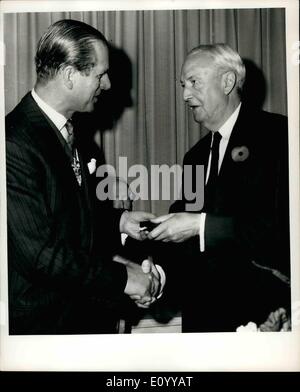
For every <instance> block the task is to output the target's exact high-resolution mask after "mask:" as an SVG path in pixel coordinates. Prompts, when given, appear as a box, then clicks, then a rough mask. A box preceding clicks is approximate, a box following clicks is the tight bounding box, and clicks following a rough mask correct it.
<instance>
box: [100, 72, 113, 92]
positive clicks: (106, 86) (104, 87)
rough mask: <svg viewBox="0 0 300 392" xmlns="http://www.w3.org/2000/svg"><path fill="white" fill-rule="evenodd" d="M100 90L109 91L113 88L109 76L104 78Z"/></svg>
mask: <svg viewBox="0 0 300 392" xmlns="http://www.w3.org/2000/svg"><path fill="white" fill-rule="evenodd" d="M100 88H101V90H109V89H110V88H111V83H110V79H109V76H108V75H107V74H105V75H103V76H102V78H101V83H100Z"/></svg>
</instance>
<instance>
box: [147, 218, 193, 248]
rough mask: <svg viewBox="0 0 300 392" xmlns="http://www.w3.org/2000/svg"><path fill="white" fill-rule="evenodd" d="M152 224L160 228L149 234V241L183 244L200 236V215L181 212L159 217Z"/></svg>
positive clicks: (152, 220)
mask: <svg viewBox="0 0 300 392" xmlns="http://www.w3.org/2000/svg"><path fill="white" fill-rule="evenodd" d="M151 222H153V223H159V226H157V227H156V228H155V229H153V230H152V231H151V232H150V233H148V236H147V237H148V239H149V240H153V239H154V240H157V241H164V242H170V241H171V242H183V241H186V240H187V239H189V238H191V237H193V236H195V235H197V234H199V225H200V214H193V213H188V212H179V213H174V214H168V215H163V216H159V217H158V218H155V219H151Z"/></svg>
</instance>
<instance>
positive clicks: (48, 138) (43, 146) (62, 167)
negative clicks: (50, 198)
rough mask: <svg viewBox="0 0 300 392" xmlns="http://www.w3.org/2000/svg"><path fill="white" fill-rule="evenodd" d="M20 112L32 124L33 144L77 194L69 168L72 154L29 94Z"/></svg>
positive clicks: (77, 189)
mask: <svg viewBox="0 0 300 392" xmlns="http://www.w3.org/2000/svg"><path fill="white" fill-rule="evenodd" d="M22 110H23V111H24V113H25V115H26V117H27V118H28V120H29V122H30V123H31V124H32V127H31V135H30V136H31V138H32V139H33V142H34V143H36V144H37V145H38V148H39V150H40V152H41V153H42V154H43V156H44V157H46V159H47V162H48V163H49V164H50V165H51V166H52V167H53V168H54V169H55V171H56V172H57V173H58V175H60V176H62V177H64V180H65V181H66V182H65V183H66V184H68V185H69V186H71V187H73V188H74V189H73V191H74V192H79V187H78V184H77V181H76V177H75V175H74V172H73V169H72V166H71V161H72V154H71V153H70V151H69V149H68V146H67V144H66V143H65V142H64V139H63V137H62V135H61V134H60V132H59V131H58V129H57V128H56V127H55V125H54V124H53V123H52V121H51V120H50V119H49V118H48V117H47V116H46V115H45V113H44V112H43V111H42V110H41V109H40V108H39V107H38V105H37V104H36V102H35V101H34V99H33V98H32V96H31V94H30V93H28V94H27V95H26V96H25V97H24V98H23V100H22Z"/></svg>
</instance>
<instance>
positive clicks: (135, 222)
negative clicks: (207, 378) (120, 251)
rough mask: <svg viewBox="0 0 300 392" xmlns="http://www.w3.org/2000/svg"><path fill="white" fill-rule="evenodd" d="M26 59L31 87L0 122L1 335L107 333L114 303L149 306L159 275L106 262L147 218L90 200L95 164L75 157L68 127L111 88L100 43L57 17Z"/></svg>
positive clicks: (112, 327)
mask: <svg viewBox="0 0 300 392" xmlns="http://www.w3.org/2000/svg"><path fill="white" fill-rule="evenodd" d="M35 61H36V71H37V82H36V85H35V87H34V89H33V90H32V91H31V92H30V93H28V94H27V95H26V96H25V97H24V98H23V99H22V101H21V102H20V103H19V104H18V105H17V107H16V108H15V109H14V110H13V111H12V112H11V113H10V114H9V115H8V116H7V118H6V151H7V221H8V273H9V331H10V334H66V333H113V332H115V331H116V322H117V320H118V319H119V310H120V309H119V305H120V303H121V299H122V297H123V296H124V295H125V294H126V295H128V296H130V298H132V299H133V300H135V301H136V302H137V304H138V306H148V304H149V303H150V302H152V300H153V297H154V296H155V295H156V294H157V293H158V288H159V275H158V274H157V271H156V269H155V267H154V266H152V269H151V268H149V266H148V272H147V273H145V272H144V271H143V269H142V266H140V265H138V264H135V263H132V262H130V261H128V260H124V259H122V258H121V257H119V258H118V259H117V261H118V262H115V261H113V259H112V255H113V254H114V246H115V244H114V243H112V240H111V239H112V238H114V237H115V233H116V232H117V231H121V232H124V233H127V234H128V235H130V236H132V237H134V238H136V239H142V238H141V234H140V232H139V223H140V221H142V220H145V219H149V218H150V217H153V215H152V214H148V213H143V212H128V211H124V210H114V209H112V208H111V209H109V208H107V205H106V204H105V205H102V203H100V202H99V201H98V200H96V191H95V189H91V188H90V186H89V185H90V184H91V183H93V181H92V180H91V177H92V176H91V174H90V172H92V171H93V170H94V169H95V167H94V166H95V162H92V161H91V162H88V161H86V159H85V156H84V155H82V154H81V151H80V146H78V145H76V139H75V138H74V125H73V124H72V123H71V121H70V119H71V117H72V115H73V114H74V112H90V111H92V110H93V109H94V104H95V102H96V101H97V97H98V95H99V94H100V93H101V91H102V90H107V89H109V88H110V80H109V77H108V69H109V63H108V48H107V42H106V40H105V38H104V36H103V35H102V34H101V33H100V32H99V31H97V30H96V29H94V28H92V27H91V26H88V25H86V24H84V23H82V22H78V21H73V20H62V21H59V22H56V23H55V24H53V25H52V26H50V27H49V29H48V31H46V33H45V34H44V35H43V36H42V38H41V39H40V41H39V43H38V48H37V53H36V58H35ZM88 163H89V170H90V172H89V170H88Z"/></svg>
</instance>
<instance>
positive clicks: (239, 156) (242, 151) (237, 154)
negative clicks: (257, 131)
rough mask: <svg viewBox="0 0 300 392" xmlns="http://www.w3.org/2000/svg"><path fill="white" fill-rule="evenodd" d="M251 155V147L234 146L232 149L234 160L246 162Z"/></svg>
mask: <svg viewBox="0 0 300 392" xmlns="http://www.w3.org/2000/svg"><path fill="white" fill-rule="evenodd" d="M249 155H250V153H249V149H248V147H246V146H240V147H234V148H233V149H232V151H231V158H232V159H233V161H234V162H244V161H245V160H246V159H248V157H249Z"/></svg>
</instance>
